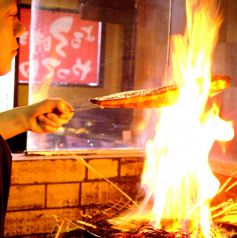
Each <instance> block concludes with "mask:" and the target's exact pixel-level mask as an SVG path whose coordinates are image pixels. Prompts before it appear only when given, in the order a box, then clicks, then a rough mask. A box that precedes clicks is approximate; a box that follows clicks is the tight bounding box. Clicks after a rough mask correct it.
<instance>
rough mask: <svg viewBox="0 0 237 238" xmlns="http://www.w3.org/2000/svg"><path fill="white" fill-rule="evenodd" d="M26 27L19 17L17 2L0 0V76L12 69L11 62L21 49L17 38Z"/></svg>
mask: <svg viewBox="0 0 237 238" xmlns="http://www.w3.org/2000/svg"><path fill="white" fill-rule="evenodd" d="M23 32H24V27H23V25H22V24H21V23H20V21H19V19H18V17H17V2H16V0H0V75H4V74H6V73H7V72H9V71H10V69H11V62H12V59H13V57H14V56H16V54H17V49H18V47H19V45H18V43H17V38H18V37H20V36H21V35H22V34H23Z"/></svg>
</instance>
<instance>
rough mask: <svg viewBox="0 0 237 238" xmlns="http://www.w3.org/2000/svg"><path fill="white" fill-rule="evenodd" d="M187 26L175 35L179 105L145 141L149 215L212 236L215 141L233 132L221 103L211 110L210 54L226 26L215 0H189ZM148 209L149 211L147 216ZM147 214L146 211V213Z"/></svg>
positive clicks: (164, 112)
mask: <svg viewBox="0 0 237 238" xmlns="http://www.w3.org/2000/svg"><path fill="white" fill-rule="evenodd" d="M186 12H187V28H186V32H185V34H184V36H175V37H174V44H173V51H172V67H173V81H176V83H177V85H178V86H179V91H180V96H179V100H178V102H177V104H176V105H174V106H171V107H169V108H166V109H164V110H162V112H161V115H160V121H159V123H158V124H157V127H156V135H155V137H154V139H153V140H150V141H148V143H147V146H146V154H147V159H146V162H145V167H144V171H143V176H142V184H143V186H144V187H145V188H146V197H145V199H144V201H143V204H142V207H143V209H144V210H147V209H146V208H147V206H148V204H150V202H151V201H152V203H153V207H152V209H151V210H150V211H149V212H148V213H146V217H149V220H150V221H151V222H152V223H153V224H154V225H155V226H156V227H161V226H164V225H165V223H164V221H167V220H170V221H172V222H171V226H170V227H169V226H167V224H169V225H170V223H169V222H168V223H167V222H166V229H171V230H173V229H175V230H176V229H182V230H186V231H190V230H192V231H195V230H198V232H199V233H200V230H201V233H202V234H203V235H204V236H205V237H209V235H210V224H211V217H210V212H209V200H210V199H211V198H212V197H213V196H214V195H215V194H216V192H217V190H218V187H219V183H218V180H217V179H216V178H215V177H214V175H213V174H212V172H211V169H210V167H209V164H208V154H209V152H210V150H211V147H212V145H213V143H214V141H215V140H223V141H228V140H231V139H232V138H233V136H234V132H233V128H232V126H231V124H230V123H229V122H226V121H224V120H222V119H221V118H219V116H218V111H219V110H218V108H217V106H213V107H212V109H211V110H209V111H207V110H205V109H206V103H207V99H208V94H209V87H210V79H211V58H212V54H213V49H214V47H215V44H216V41H217V36H218V31H219V28H220V25H221V22H222V20H221V17H220V14H219V7H217V6H216V4H215V1H214V0H209V1H202V0H200V1H194V0H187V1H186ZM148 214H149V215H148ZM143 215H144V214H143Z"/></svg>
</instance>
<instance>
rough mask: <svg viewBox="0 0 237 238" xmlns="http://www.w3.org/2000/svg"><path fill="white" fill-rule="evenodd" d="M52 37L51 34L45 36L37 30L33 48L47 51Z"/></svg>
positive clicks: (49, 48)
mask: <svg viewBox="0 0 237 238" xmlns="http://www.w3.org/2000/svg"><path fill="white" fill-rule="evenodd" d="M51 45H52V39H51V36H47V37H45V36H44V35H43V34H42V33H41V32H40V31H39V30H37V31H36V33H35V48H36V49H37V51H42V50H44V51H46V52H49V51H50V50H51Z"/></svg>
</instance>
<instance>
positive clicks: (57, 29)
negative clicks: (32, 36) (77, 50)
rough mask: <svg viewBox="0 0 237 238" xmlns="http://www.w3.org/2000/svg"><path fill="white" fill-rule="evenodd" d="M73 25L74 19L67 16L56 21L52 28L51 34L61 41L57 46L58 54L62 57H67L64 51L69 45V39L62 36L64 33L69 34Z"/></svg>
mask: <svg viewBox="0 0 237 238" xmlns="http://www.w3.org/2000/svg"><path fill="white" fill-rule="evenodd" d="M72 24H73V17H69V16H65V17H60V18H58V19H56V20H55V21H54V22H53V23H52V24H51V26H50V33H51V34H52V36H53V37H54V38H56V39H57V40H59V41H60V43H58V44H57V46H56V53H57V54H59V55H60V56H62V57H66V53H65V51H64V50H63V48H64V47H65V46H67V45H68V40H67V38H66V37H65V36H64V35H63V34H61V33H62V32H66V33H67V32H69V31H70V30H71V27H72Z"/></svg>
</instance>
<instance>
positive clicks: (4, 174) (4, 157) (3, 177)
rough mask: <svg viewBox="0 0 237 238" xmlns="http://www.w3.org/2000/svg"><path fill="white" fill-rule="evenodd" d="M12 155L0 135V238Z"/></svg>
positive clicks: (0, 237)
mask: <svg viewBox="0 0 237 238" xmlns="http://www.w3.org/2000/svg"><path fill="white" fill-rule="evenodd" d="M11 166H12V156H11V152H10V149H9V147H8V145H7V143H6V142H5V140H4V139H3V138H2V136H1V135H0V238H2V237H4V223H5V216H6V211H7V201H8V195H9V189H10V183H11Z"/></svg>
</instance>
